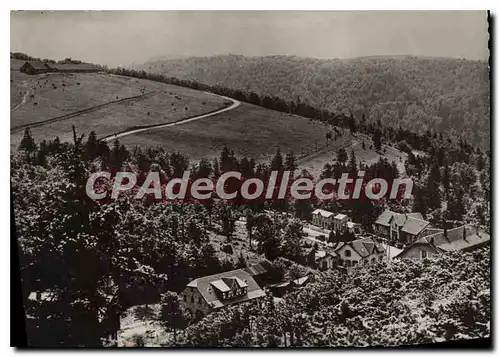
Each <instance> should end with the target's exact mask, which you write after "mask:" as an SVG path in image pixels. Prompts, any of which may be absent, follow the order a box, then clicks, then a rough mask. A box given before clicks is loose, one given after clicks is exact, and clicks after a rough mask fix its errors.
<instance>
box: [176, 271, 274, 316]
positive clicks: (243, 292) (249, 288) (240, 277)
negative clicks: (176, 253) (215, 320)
mask: <svg viewBox="0 0 500 357" xmlns="http://www.w3.org/2000/svg"><path fill="white" fill-rule="evenodd" d="M265 295H266V294H265V292H264V291H263V290H262V289H261V288H260V286H259V285H258V284H257V283H256V282H255V280H254V279H253V277H252V276H251V275H250V274H249V273H248V272H247V271H245V270H244V269H236V270H231V271H227V272H224V273H219V274H214V275H209V276H204V277H201V278H197V279H194V280H193V281H191V282H190V283H189V284H187V286H186V288H185V289H184V291H182V293H181V296H182V298H183V300H184V302H185V303H186V305H187V307H188V308H189V310H190V311H191V312H192V313H193V315H195V316H196V317H197V318H200V317H202V316H203V315H206V314H209V313H210V312H212V311H214V310H216V309H219V308H221V307H224V306H229V305H233V304H238V303H242V302H246V301H249V300H253V299H258V298H261V297H263V296H265Z"/></svg>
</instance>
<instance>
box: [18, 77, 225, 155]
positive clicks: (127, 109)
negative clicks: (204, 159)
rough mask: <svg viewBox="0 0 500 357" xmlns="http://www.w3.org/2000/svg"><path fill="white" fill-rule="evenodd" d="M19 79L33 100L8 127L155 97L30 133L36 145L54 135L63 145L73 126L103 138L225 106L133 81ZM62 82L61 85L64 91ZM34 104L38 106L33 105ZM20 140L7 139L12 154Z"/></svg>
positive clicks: (165, 86) (208, 96)
mask: <svg viewBox="0 0 500 357" xmlns="http://www.w3.org/2000/svg"><path fill="white" fill-rule="evenodd" d="M14 72H15V71H14ZM21 75H23V74H22V73H21ZM23 76H25V77H28V78H27V79H26V81H28V82H29V90H31V91H32V92H33V91H34V92H35V93H34V97H33V98H31V97H30V96H31V94H32V92H29V94H28V96H27V97H26V102H25V103H23V104H22V105H20V106H19V108H17V109H15V110H13V111H12V112H11V126H17V125H23V124H29V123H34V122H38V121H41V120H46V119H50V118H53V117H57V116H60V115H65V114H69V113H72V112H75V111H78V110H82V109H86V108H90V107H93V106H96V105H100V104H103V103H107V102H110V101H114V100H117V99H122V98H125V97H131V96H137V95H140V94H141V89H144V92H145V93H147V92H151V91H154V92H155V93H154V94H153V95H151V96H148V97H147V98H145V99H142V98H139V99H134V100H131V101H125V102H122V103H115V104H111V105H109V106H107V107H105V108H102V109H99V110H97V111H94V112H90V113H86V114H83V115H80V116H77V117H74V118H71V119H67V120H64V121H59V122H55V123H52V124H47V125H44V126H41V127H37V128H33V129H32V130H31V131H32V134H33V137H34V138H35V140H37V141H40V140H42V139H53V138H55V137H56V136H59V138H60V139H61V140H63V141H65V140H66V141H67V140H71V138H72V131H71V127H72V125H75V126H76V128H77V131H78V133H85V134H88V133H89V132H90V131H92V130H94V131H96V133H97V135H98V136H99V137H102V136H106V135H110V134H114V133H116V132H120V131H123V130H126V129H128V128H131V127H134V126H142V125H152V124H161V123H167V122H171V121H176V120H179V119H183V118H186V117H191V116H195V115H199V114H203V113H206V112H209V111H212V110H215V109H219V108H222V107H224V106H225V104H224V102H225V100H224V99H222V98H220V97H218V96H215V95H211V94H208V93H205V92H201V91H195V90H192V89H189V88H182V87H177V86H172V85H168V84H163V83H157V82H153V81H147V80H140V79H135V78H128V77H121V76H114V75H106V74H49V75H46V74H45V75H36V76H27V75H23ZM46 81H47V83H45V82H46ZM17 83H18V84H20V83H21V82H17ZM62 83H64V84H65V85H64V86H62ZM78 83H80V84H78ZM23 85H24V86H26V85H27V84H26V83H24V84H23ZM53 85H54V86H55V87H56V89H54V86H53ZM40 86H41V87H40ZM33 88H36V89H33ZM18 101H21V100H20V99H18ZM34 102H36V103H37V105H34V104H33V103H34ZM16 103H17V102H16ZM14 105H15V104H14ZM14 105H11V107H12V106H14ZM22 135H23V131H20V132H16V133H13V134H12V135H11V148H12V149H14V148H17V146H18V145H19V142H20V140H21V138H22Z"/></svg>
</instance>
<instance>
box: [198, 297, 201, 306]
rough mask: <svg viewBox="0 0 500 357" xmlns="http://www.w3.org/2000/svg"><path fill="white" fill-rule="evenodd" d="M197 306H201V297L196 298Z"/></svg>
mask: <svg viewBox="0 0 500 357" xmlns="http://www.w3.org/2000/svg"><path fill="white" fill-rule="evenodd" d="M198 304H201V296H200V297H198Z"/></svg>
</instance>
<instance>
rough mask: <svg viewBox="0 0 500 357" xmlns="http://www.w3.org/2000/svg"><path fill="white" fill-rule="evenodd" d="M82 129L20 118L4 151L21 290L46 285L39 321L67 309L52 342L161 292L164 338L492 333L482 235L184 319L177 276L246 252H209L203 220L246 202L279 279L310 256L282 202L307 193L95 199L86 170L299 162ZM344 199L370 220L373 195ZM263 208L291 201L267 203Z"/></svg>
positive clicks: (386, 168)
mask: <svg viewBox="0 0 500 357" xmlns="http://www.w3.org/2000/svg"><path fill="white" fill-rule="evenodd" d="M83 139H84V136H77V135H76V134H75V136H74V143H62V142H60V140H59V139H57V138H56V139H55V140H44V141H42V142H40V143H36V142H35V141H34V140H33V139H32V137H31V135H30V132H29V129H27V130H26V132H25V137H24V138H23V141H22V143H21V147H20V150H19V152H17V153H15V154H14V155H13V156H12V159H11V163H12V171H11V179H12V188H13V198H14V210H15V219H16V234H17V239H18V243H19V248H20V264H21V267H20V268H21V275H22V280H23V292H24V293H25V297H26V295H27V294H28V293H29V292H30V291H34V290H41V291H43V290H45V289H51V291H52V292H53V293H54V294H55V296H56V298H55V299H54V300H53V301H52V303H51V305H50V308H46V309H44V308H37V309H32V310H30V311H29V313H30V314H31V315H32V316H35V317H36V318H38V319H40V320H42V321H43V320H45V319H50V318H54V317H55V318H60V319H61V318H62V317H64V318H66V319H68V320H69V321H70V324H69V325H68V326H67V327H66V328H65V329H64V330H63V331H54V330H50V331H44V330H40V331H37V334H40V333H41V334H44V335H43V341H47V343H48V344H52V345H84V346H99V345H100V344H101V343H102V342H101V338H102V336H103V331H102V329H101V328H100V325H99V323H98V321H99V320H98V316H99V311H101V309H103V308H110V307H112V308H113V309H116V311H118V312H121V311H124V309H126V308H127V307H128V306H131V305H138V304H148V303H155V302H157V301H160V298H161V304H162V306H163V307H162V309H163V310H162V317H161V319H162V323H163V324H164V326H165V329H167V330H168V331H172V330H174V331H176V333H175V334H176V336H177V337H174V339H173V340H171V341H165V343H166V344H167V345H171V344H180V345H185V346H192V345H197V346H213V345H223V346H242V345H250V346H286V345H294V346H308V345H315V346H329V345H334V346H347V345H355V346H365V345H377V344H384V345H387V344H388V345H395V344H405V343H408V344H411V343H425V342H439V341H443V340H448V339H453V338H474V337H486V336H488V335H489V314H490V295H489V270H488V269H489V249H485V250H482V251H479V252H474V253H471V254H466V255H463V254H461V253H454V254H449V255H447V256H443V257H441V258H436V259H433V260H425V261H423V262H413V261H402V262H396V263H393V264H391V265H390V266H389V267H387V266H386V265H385V264H383V265H382V264H379V265H374V266H371V267H363V268H360V269H359V270H355V271H354V272H353V273H352V274H350V275H346V274H347V273H346V272H345V271H343V270H341V269H339V270H336V271H332V272H325V273H323V274H322V275H321V276H320V277H319V280H318V281H317V282H315V283H313V284H311V285H308V286H307V287H306V288H305V289H307V290H304V289H301V290H297V291H296V292H294V293H292V294H290V295H288V296H286V297H285V299H284V300H283V301H282V302H281V303H279V304H275V303H274V302H273V300H272V298H268V299H267V300H266V301H265V302H263V305H262V306H260V307H258V306H256V305H253V304H249V305H242V306H237V307H232V308H230V309H228V310H225V311H221V312H218V313H214V314H212V315H210V316H208V317H206V318H205V319H203V320H202V321H200V322H198V323H193V321H192V320H191V319H192V317H190V316H189V314H187V313H186V312H185V311H184V309H182V304H181V303H180V301H179V298H178V295H177V293H178V292H179V291H181V290H182V289H183V287H184V286H185V284H186V283H187V282H189V280H190V279H192V278H195V277H198V276H203V275H207V274H212V273H217V272H222V271H228V270H231V269H234V268H239V267H244V266H245V265H246V262H245V258H244V257H242V256H240V259H239V260H237V261H234V260H227V259H226V260H219V258H218V257H217V256H216V252H215V250H214V247H213V246H212V244H211V242H210V238H209V236H210V232H218V234H221V235H224V236H225V237H226V244H227V245H230V244H231V242H232V236H233V234H234V230H235V221H236V220H237V219H238V217H241V216H242V215H246V218H247V219H246V224H245V226H246V230H247V231H248V239H249V241H254V242H255V245H254V246H255V249H256V252H257V253H258V254H261V255H262V258H263V259H264V258H266V259H268V260H269V261H270V262H271V264H272V274H273V276H275V277H276V280H277V281H281V279H283V278H285V277H288V278H292V277H293V276H295V277H297V272H298V271H300V267H301V265H303V264H306V263H307V262H306V261H305V258H306V254H305V253H304V250H303V248H304V247H303V246H302V245H301V243H300V242H301V238H302V225H301V223H300V221H298V220H296V219H293V218H292V215H293V214H295V215H296V216H298V217H300V218H306V217H301V215H304V214H307V212H309V213H310V212H311V210H312V204H311V202H295V203H291V204H289V205H287V204H286V202H273V203H269V204H263V205H233V204H231V203H228V202H221V201H219V202H203V204H201V202H190V203H189V204H186V203H182V202H171V203H166V202H159V203H156V204H153V202H152V201H151V200H149V199H148V197H147V196H145V197H144V198H143V199H141V200H138V199H135V198H133V195H131V194H124V195H120V196H119V198H118V199H116V200H109V201H104V202H95V201H93V200H91V199H90V198H89V197H88V196H87V195H86V193H85V185H86V179H87V177H88V176H89V174H90V172H94V171H100V170H110V171H112V172H113V171H116V170H127V171H133V172H136V173H137V174H139V175H140V176H141V175H142V177H143V178H144V177H145V176H146V173H147V172H149V171H155V172H160V173H161V177H162V180H165V179H169V178H172V177H180V176H182V172H183V171H184V170H186V169H189V168H191V169H192V172H191V174H192V175H193V177H217V176H218V175H220V174H221V173H222V172H225V171H229V170H240V171H245V170H246V171H247V173H246V174H247V175H248V176H253V177H262V176H263V177H266V176H268V175H269V172H270V170H274V169H275V170H282V169H289V170H293V169H296V163H295V160H294V158H293V155H292V154H287V155H286V156H285V157H283V156H282V155H281V153H280V152H279V151H278V152H277V153H276V155H275V157H274V158H272V160H271V161H270V162H269V163H257V162H254V161H253V160H251V159H248V158H245V157H243V158H237V157H235V156H234V154H233V153H232V152H231V150H229V149H228V148H224V149H223V150H222V152H221V155H220V157H219V158H218V159H216V160H213V162H209V161H207V160H205V159H203V160H201V161H200V162H199V163H198V164H193V163H191V162H190V161H189V159H188V158H186V157H184V156H182V155H181V154H178V153H167V152H165V151H164V150H163V149H161V148H150V149H147V150H142V149H140V148H138V147H135V148H131V149H130V150H129V149H127V148H126V147H125V146H124V145H122V144H120V143H119V141H118V140H116V141H115V142H114V143H113V145H112V147H108V146H107V144H106V143H105V142H103V141H99V140H97V139H96V135H95V133H91V134H90V135H89V136H88V138H87V139H86V140H83ZM338 156H339V160H338V163H336V164H335V165H334V167H333V168H332V170H333V171H339V172H340V171H342V172H351V170H352V169H353V166H352V165H353V164H354V163H355V162H356V161H355V160H350V158H348V155H347V153H345V152H339V153H338ZM351 158H352V153H351ZM427 160H429V159H425V158H423V159H422V161H419V159H417V158H415V162H412V163H410V165H411V166H412V167H413V169H415V170H419V169H422V167H428V165H427V164H426V163H427ZM430 166H431V168H430V170H431V172H430V173H429V174H428V176H429V177H433V174H432V170H433V169H432V167H434V166H435V164H432V161H430ZM409 168H410V167H409ZM364 169H365V170H366V171H367V173H368V174H369V175H377V176H381V177H386V178H387V179H391V178H394V177H397V176H398V173H397V170H395V169H394V166H393V165H391V164H390V163H389V162H387V161H386V160H380V161H379V162H378V163H376V164H374V165H373V166H370V167H366V168H364ZM451 171H453V170H451ZM301 174H302V175H307V172H303V173H301ZM325 174H326V173H325ZM457 180H458V181H460V177H457ZM432 184H433V183H430V185H432ZM464 184H466V183H464ZM433 192H435V191H433ZM424 198H425V199H432V198H433V197H432V196H424ZM389 203H390V202H389ZM393 203H394V204H396V203H395V202H393ZM318 204H321V203H318ZM346 204H354V206H352V207H351V208H352V210H353V213H354V214H358V215H360V216H361V218H356V220H358V219H359V221H361V222H362V223H363V225H365V227H366V228H367V229H369V226H370V224H371V222H370V221H368V222H366V219H368V220H370V219H373V218H374V217H376V215H377V212H380V209H381V207H380V206H378V205H375V204H374V205H372V204H371V203H370V204H366V203H363V204H356V202H348V203H346ZM267 208H273V209H275V210H281V211H285V212H286V211H288V212H289V213H291V215H290V214H288V215H279V214H278V215H269V214H268V213H266V212H265V209H267ZM344 208H345V207H344ZM360 210H361V211H360ZM356 212H357V213H356ZM330 238H332V237H329V239H330ZM337 238H339V237H337ZM316 249H317V248H316ZM294 264H295V265H294ZM297 264H299V265H297ZM54 272H57V274H55V273H54ZM113 287H114V289H117V290H118V294H119V297H120V298H119V300H117V301H112V302H109V301H108V300H107V299H106V296H107V294H109V290H110V289H111V288H113ZM162 293H163V295H160V294H162ZM110 304H112V306H110ZM250 316H251V317H250ZM276 316H279V319H277V318H276Z"/></svg>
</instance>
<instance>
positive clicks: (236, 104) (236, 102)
mask: <svg viewBox="0 0 500 357" xmlns="http://www.w3.org/2000/svg"><path fill="white" fill-rule="evenodd" d="M205 93H208V94H211V95H216V94H213V93H209V92H205ZM217 96H219V97H221V98H224V99H227V100H230V101H232V102H233V104H231V105H230V106H229V107H225V108H222V109H218V110H215V111H213V112H209V113H205V114H202V115H197V116H195V117H191V118H185V119H180V120H177V121H174V122H170V123H166V124H155V125H150V126H146V127H142V128H138V129H130V130H126V131H123V132H121V133H117V134H112V135H108V136H105V137H104V138H101V140H104V141H107V142H109V141H112V140H115V139H118V138H122V137H124V136H128V135H134V134H137V133H142V132H143V131H147V130H153V129H163V128H169V127H171V126H176V125H181V124H186V123H190V122H193V121H196V120H200V119H204V118H208V117H211V116H214V115H218V114H221V113H224V112H227V111H229V110H233V109H235V108H237V107H239V106H240V104H241V102H240V101H239V100H236V99H233V98H229V97H225V96H223V95H217Z"/></svg>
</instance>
